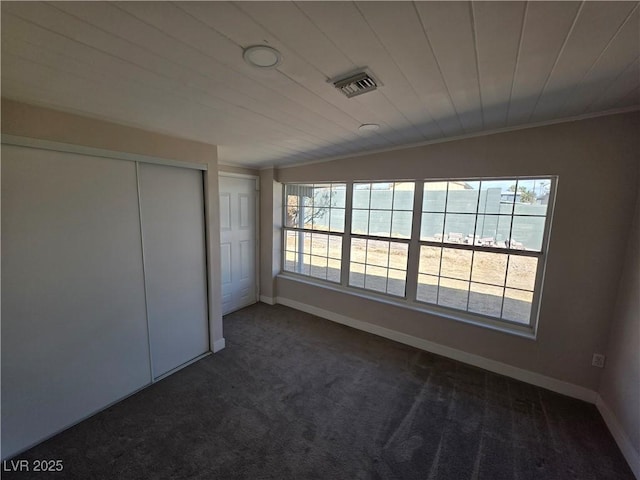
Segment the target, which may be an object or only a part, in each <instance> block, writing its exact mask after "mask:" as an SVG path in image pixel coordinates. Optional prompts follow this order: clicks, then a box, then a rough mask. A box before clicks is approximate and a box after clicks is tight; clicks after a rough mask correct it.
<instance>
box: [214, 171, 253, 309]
mask: <svg viewBox="0 0 640 480" xmlns="http://www.w3.org/2000/svg"><path fill="white" fill-rule="evenodd" d="M218 178H219V183H220V254H221V265H222V313H223V314H227V313H230V312H233V311H235V310H238V309H240V308H242V307H246V306H247V305H251V304H253V303H256V302H257V301H258V298H257V297H258V289H257V282H256V276H257V266H256V259H257V257H256V246H257V242H256V202H257V195H256V193H257V182H258V180H257V178H254V177H237V176H225V175H224V174H223V173H221V174H220V175H219V177H218Z"/></svg>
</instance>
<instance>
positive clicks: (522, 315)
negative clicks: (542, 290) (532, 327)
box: [502, 288, 533, 324]
mask: <svg viewBox="0 0 640 480" xmlns="http://www.w3.org/2000/svg"><path fill="white" fill-rule="evenodd" d="M532 303H533V292H525V291H523V290H512V289H510V288H506V289H505V294H504V306H503V307H502V318H504V319H505V320H511V321H514V322H519V323H525V324H528V323H529V318H530V317H531V304H532Z"/></svg>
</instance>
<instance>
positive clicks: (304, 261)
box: [296, 253, 311, 275]
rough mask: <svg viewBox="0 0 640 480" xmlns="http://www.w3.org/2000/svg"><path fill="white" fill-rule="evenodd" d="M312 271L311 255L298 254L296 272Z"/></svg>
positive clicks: (305, 272) (304, 273) (307, 272)
mask: <svg viewBox="0 0 640 480" xmlns="http://www.w3.org/2000/svg"><path fill="white" fill-rule="evenodd" d="M310 271H311V255H307V254H306V253H305V254H304V255H298V257H297V258H296V272H298V273H302V274H303V275H309V273H310Z"/></svg>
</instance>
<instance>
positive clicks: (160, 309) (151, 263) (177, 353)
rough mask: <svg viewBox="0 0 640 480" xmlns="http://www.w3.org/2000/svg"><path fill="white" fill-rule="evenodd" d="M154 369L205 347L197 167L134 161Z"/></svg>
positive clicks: (201, 216)
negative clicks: (137, 163)
mask: <svg viewBox="0 0 640 480" xmlns="http://www.w3.org/2000/svg"><path fill="white" fill-rule="evenodd" d="M138 176H139V185H140V212H141V218H142V238H143V250H144V267H145V279H146V292H147V296H146V298H147V312H148V320H149V338H150V345H151V359H152V364H153V375H154V378H157V377H159V376H161V375H163V374H165V373H167V372H168V371H170V370H173V369H174V368H176V367H179V366H180V365H182V364H184V363H186V362H188V361H189V360H192V359H194V358H196V357H198V356H199V355H202V354H203V353H206V352H207V351H208V350H209V334H208V320H207V287H206V257H205V243H204V210H203V208H204V207H203V183H202V172H201V171H199V170H190V169H185V168H175V167H167V166H162V165H152V164H139V165H138Z"/></svg>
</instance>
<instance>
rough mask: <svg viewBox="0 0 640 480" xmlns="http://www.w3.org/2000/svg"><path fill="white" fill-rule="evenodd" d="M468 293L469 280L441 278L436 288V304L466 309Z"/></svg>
mask: <svg viewBox="0 0 640 480" xmlns="http://www.w3.org/2000/svg"><path fill="white" fill-rule="evenodd" d="M468 295H469V282H463V281H461V280H452V279H450V278H441V279H440V287H439V289H438V305H442V306H444V307H451V308H457V309H459V310H466V309H467V296H468Z"/></svg>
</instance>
